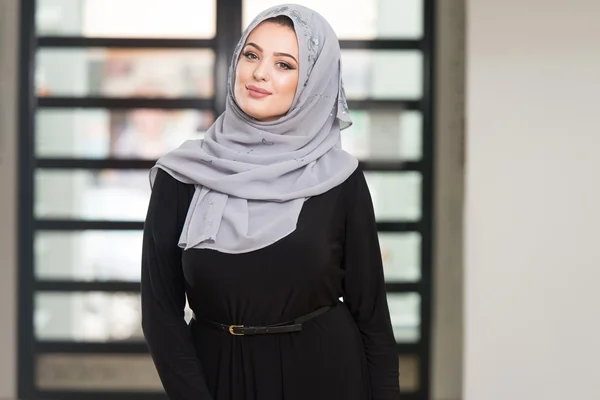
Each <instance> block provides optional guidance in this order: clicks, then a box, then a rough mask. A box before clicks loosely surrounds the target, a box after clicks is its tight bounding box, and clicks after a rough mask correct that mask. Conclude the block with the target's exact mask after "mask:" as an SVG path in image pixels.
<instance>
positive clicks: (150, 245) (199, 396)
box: [141, 169, 212, 400]
mask: <svg viewBox="0 0 600 400" xmlns="http://www.w3.org/2000/svg"><path fill="white" fill-rule="evenodd" d="M188 204H189V191H188V188H187V187H186V185H184V184H182V183H180V182H178V181H176V180H175V179H174V178H172V177H171V176H170V175H168V174H167V173H166V172H164V171H162V170H160V169H159V170H158V173H157V175H156V179H155V182H154V186H153V190H152V195H151V197H150V204H149V207H148V214H147V217H146V222H145V225H144V237H143V247H142V276H141V295H142V305H141V306H142V328H143V332H144V336H145V339H146V342H147V344H148V347H149V349H150V354H151V355H152V359H153V361H154V365H155V366H156V370H157V371H158V375H159V376H160V380H161V382H162V385H163V387H164V389H165V391H166V393H167V396H168V397H169V399H170V400H210V399H211V398H212V397H211V396H210V393H209V391H208V388H207V385H206V379H205V377H204V373H203V370H202V366H201V365H200V360H199V359H198V357H197V356H196V352H195V348H194V344H193V342H192V337H191V332H190V330H189V327H188V325H187V324H186V322H185V319H184V308H185V301H186V298H185V281H184V277H183V269H182V265H181V253H182V250H181V249H180V248H179V247H178V246H177V242H178V240H179V235H180V232H181V226H182V225H183V220H184V218H185V214H186V213H187V206H188Z"/></svg>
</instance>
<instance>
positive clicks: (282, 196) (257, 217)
mask: <svg viewBox="0 0 600 400" xmlns="http://www.w3.org/2000/svg"><path fill="white" fill-rule="evenodd" d="M279 15H285V16H288V17H289V18H291V20H292V21H293V22H294V29H295V32H296V36H297V37H298V47H299V56H300V59H299V80H298V88H297V90H296V95H295V97H294V101H293V103H292V107H291V108H290V110H289V111H288V113H287V114H286V115H285V116H283V117H281V118H279V119H278V120H276V121H272V122H260V121H256V120H254V119H252V118H251V117H249V116H248V115H247V114H245V113H244V112H243V111H242V110H241V109H240V107H238V105H237V104H236V102H235V97H234V94H233V93H234V92H233V87H234V80H235V69H236V67H237V61H238V58H239V55H240V51H241V50H242V47H243V46H244V44H245V43H246V38H247V37H248V35H249V34H250V32H251V31H252V30H253V29H254V28H255V27H256V26H257V25H258V24H260V23H261V22H262V21H264V20H265V19H268V18H271V17H275V16H279ZM351 124H352V121H351V119H350V116H349V115H348V106H347V104H346V96H345V94H344V88H343V85H342V74H341V60H340V47H339V42H338V40H337V37H336V35H335V33H334V31H333V29H332V28H331V26H330V25H329V23H328V22H327V21H326V20H325V19H324V18H323V17H322V16H321V15H319V14H317V13H316V12H315V11H313V10H310V9H308V8H306V7H302V6H299V5H292V4H287V5H280V6H276V7H272V8H269V9H267V10H265V11H264V12H262V13H261V14H260V15H258V16H257V17H256V18H255V19H254V21H252V23H251V24H250V25H249V26H248V28H247V29H246V31H245V32H244V34H243V35H242V37H241V39H240V41H239V43H238V45H237V47H236V49H235V52H234V54H233V61H232V63H231V66H230V68H229V79H228V82H227V104H226V110H225V112H224V113H223V114H221V115H220V116H219V118H218V119H217V120H216V121H215V123H214V124H213V125H212V126H211V127H210V128H209V130H208V131H207V132H206V134H205V137H204V139H201V140H189V141H186V142H185V143H183V144H182V145H181V146H180V147H179V148H177V149H175V150H173V151H171V152H169V153H167V154H166V155H164V156H163V157H161V158H160V159H159V160H158V161H157V163H156V165H155V166H154V167H153V168H152V169H151V170H150V184H151V185H153V183H154V179H155V177H156V172H157V169H158V168H161V169H163V170H164V171H166V172H167V173H169V174H170V175H171V176H173V177H174V178H175V179H177V180H179V181H180V182H183V183H186V184H193V185H195V193H194V196H193V198H192V201H191V203H190V207H189V210H188V213H187V217H186V220H185V224H184V226H183V230H182V232H181V237H180V239H179V246H180V247H182V248H184V249H190V248H197V249H201V248H207V249H214V250H218V251H221V252H225V253H245V252H250V251H253V250H258V249H261V248H264V247H266V246H269V245H270V244H272V243H274V242H276V241H278V240H280V239H282V238H284V237H285V236H287V235H289V234H290V233H292V232H293V231H294V230H295V229H296V224H297V222H298V217H299V216H300V212H301V210H302V205H303V204H304V201H306V200H307V199H308V198H310V197H313V196H317V195H320V194H322V193H325V192H326V191H328V190H330V189H332V188H333V187H335V186H337V185H339V184H341V183H342V182H344V181H345V180H346V179H347V178H348V177H349V176H350V175H351V174H352V172H353V171H354V170H355V169H356V167H357V165H358V161H357V160H356V159H355V158H354V157H353V156H351V155H350V154H348V153H346V152H345V151H343V150H342V148H341V138H340V131H341V130H342V129H344V128H347V127H348V126H350V125H351Z"/></svg>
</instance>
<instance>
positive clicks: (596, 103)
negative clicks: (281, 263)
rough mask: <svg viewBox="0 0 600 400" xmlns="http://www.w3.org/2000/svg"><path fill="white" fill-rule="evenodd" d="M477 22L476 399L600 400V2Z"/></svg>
mask: <svg viewBox="0 0 600 400" xmlns="http://www.w3.org/2000/svg"><path fill="white" fill-rule="evenodd" d="M467 10H468V19H467V32H468V37H467V64H468V68H467V99H468V101H467V118H468V122H467V135H468V137H467V181H466V185H467V191H466V230H467V236H466V246H465V258H466V264H465V286H466V287H465V296H466V301H465V317H466V324H465V346H466V351H465V368H466V369H465V397H464V399H465V400H509V399H510V400H565V399H576V400H596V399H600V364H599V363H600V290H599V288H598V286H599V283H600V250H599V249H600V234H599V232H600V179H599V178H598V173H599V172H600V124H599V122H600V119H599V117H598V115H600V97H599V94H600V24H599V23H598V20H599V17H600V2H598V1H597V0H572V1H568V2H567V1H548V0H529V1H526V2H524V1H522V0H495V1H492V0H487V1H486V0H469V1H468V2H467Z"/></svg>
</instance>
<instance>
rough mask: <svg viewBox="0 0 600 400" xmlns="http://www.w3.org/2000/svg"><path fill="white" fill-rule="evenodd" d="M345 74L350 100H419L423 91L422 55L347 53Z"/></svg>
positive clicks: (345, 53) (382, 52)
mask: <svg viewBox="0 0 600 400" xmlns="http://www.w3.org/2000/svg"><path fill="white" fill-rule="evenodd" d="M342 74H343V79H344V88H345V90H346V96H347V97H348V99H350V100H360V99H368V98H373V99H378V100H393V99H407V100H411V99H412V100H415V99H419V98H421V95H422V90H423V89H422V87H423V56H422V54H421V53H420V52H419V51H402V50H343V51H342Z"/></svg>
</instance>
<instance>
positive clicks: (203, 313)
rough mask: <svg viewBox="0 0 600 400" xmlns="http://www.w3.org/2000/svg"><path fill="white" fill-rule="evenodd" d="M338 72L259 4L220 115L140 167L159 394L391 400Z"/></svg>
mask: <svg viewBox="0 0 600 400" xmlns="http://www.w3.org/2000/svg"><path fill="white" fill-rule="evenodd" d="M341 76H342V73H341V65H340V48H339V42H338V40H337V37H336V35H335V33H334V32H333V30H332V28H331V27H330V25H329V24H328V23H327V22H326V21H325V19H324V18H323V17H322V16H320V15H319V14H317V13H316V12H314V11H312V10H310V9H307V8H304V7H300V6H296V5H283V6H279V7H274V8H271V9H268V10H266V11H264V12H263V13H261V14H260V15H259V16H258V17H256V19H255V20H254V21H253V22H252V23H251V25H250V26H249V27H248V29H247V30H246V32H245V33H244V35H243V36H242V38H241V40H240V42H239V45H238V47H237V48H236V49H235V53H234V58H233V62H232V65H231V68H230V73H229V80H228V87H227V88H228V99H227V108H226V111H225V112H224V113H223V114H222V115H221V116H220V117H219V118H218V119H217V121H216V122H215V124H214V125H213V126H212V127H211V128H210V130H209V131H208V132H207V134H206V137H205V139H203V140H196V141H188V142H186V143H184V144H183V145H182V146H181V147H180V148H178V149H176V150H174V151H172V152H170V153H168V154H166V155H165V156H164V157H162V158H161V159H160V160H159V161H158V162H157V164H156V166H155V167H154V168H153V169H152V170H151V175H150V176H151V183H152V185H153V191H152V196H151V200H150V205H149V210H148V215H147V219H146V224H145V229H144V247H143V263H142V317H143V329H144V334H145V337H146V340H147V343H148V345H149V348H150V352H151V354H152V357H153V360H154V363H155V365H156V368H157V370H158V373H159V376H160V378H161V381H162V384H163V386H164V388H165V390H166V392H167V394H168V396H169V398H170V399H171V400H205V399H206V400H208V399H211V400H332V399H340V400H341V399H343V400H367V399H373V400H384V399H385V400H391V399H399V383H398V357H397V353H396V343H395V340H394V336H393V332H392V327H391V323H390V316H389V310H388V304H387V300H386V292H385V283H384V276H383V268H382V261H381V254H380V249H379V243H378V238H377V231H376V226H375V218H374V213H373V205H372V202H371V197H370V194H369V191H368V188H367V185H366V181H365V178H364V175H363V173H362V171H361V170H360V169H359V168H357V165H358V162H357V160H356V159H355V158H354V157H352V156H351V155H349V154H348V153H346V152H344V151H343V150H342V149H341V146H340V132H341V130H342V129H344V128H346V127H348V126H349V125H350V124H351V119H350V115H349V114H348V108H347V105H346V99H345V95H344V89H343V86H342V79H341ZM186 296H187V299H188V301H189V304H190V307H191V308H192V310H193V311H194V317H193V319H192V320H191V321H190V323H189V325H188V324H186V322H185V320H184V318H183V310H184V307H185V303H186Z"/></svg>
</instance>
